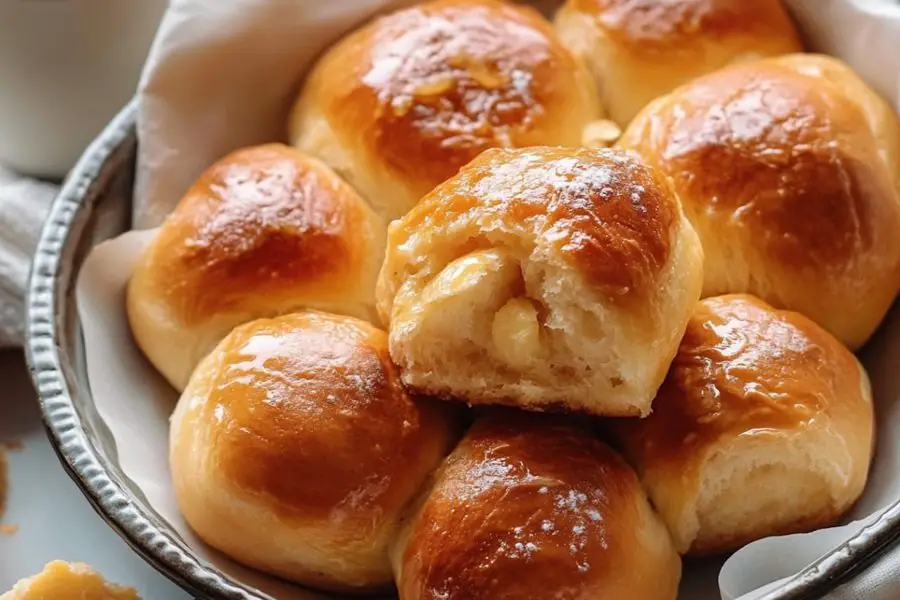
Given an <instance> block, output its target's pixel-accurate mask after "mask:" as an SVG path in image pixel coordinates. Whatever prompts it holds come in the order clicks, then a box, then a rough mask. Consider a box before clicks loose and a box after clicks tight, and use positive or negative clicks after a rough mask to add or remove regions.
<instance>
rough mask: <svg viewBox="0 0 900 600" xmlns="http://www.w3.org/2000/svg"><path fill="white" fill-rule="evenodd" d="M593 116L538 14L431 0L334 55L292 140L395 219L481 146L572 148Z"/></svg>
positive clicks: (303, 105) (577, 70)
mask: <svg viewBox="0 0 900 600" xmlns="http://www.w3.org/2000/svg"><path fill="white" fill-rule="evenodd" d="M599 117H600V108H599V104H598V102H597V100H596V96H595V93H594V90H593V85H592V82H591V80H590V75H589V73H588V72H587V69H586V68H585V67H584V66H583V65H582V64H581V62H580V61H578V60H576V59H575V58H574V57H573V56H572V55H571V54H570V53H569V52H568V51H567V50H566V49H565V48H563V46H562V45H561V44H560V43H559V41H558V40H557V39H556V37H555V34H554V32H553V29H552V27H551V26H550V24H549V23H548V22H547V21H546V20H545V19H544V18H543V17H541V15H539V14H538V13H537V12H536V11H534V10H533V9H531V8H528V7H525V6H515V5H513V4H509V3H506V2H501V1H499V0H437V1H434V2H428V3H425V4H422V5H419V6H415V7H412V8H408V9H405V10H400V11H397V12H394V13H392V14H389V15H387V16H383V17H381V18H378V19H376V20H374V21H372V22H371V23H369V24H368V25H367V26H365V27H363V28H361V29H359V30H358V31H356V32H355V33H353V34H351V35H349V36H348V37H346V38H344V39H343V40H342V41H341V42H339V43H338V44H337V45H336V46H335V47H334V48H332V49H331V50H330V51H329V52H328V53H327V54H326V55H325V56H324V57H323V58H322V59H321V60H320V61H319V62H318V64H317V65H316V67H315V69H314V70H313V72H312V73H311V74H310V76H309V78H308V80H307V83H306V86H305V88H304V89H303V91H302V92H301V94H300V97H299V98H298V100H297V104H296V106H295V108H294V111H293V114H292V116H291V121H290V137H291V140H292V143H293V144H294V145H295V146H297V147H298V148H300V149H301V150H304V151H306V152H309V153H310V154H313V155H315V156H318V157H319V158H321V159H322V160H324V161H325V162H326V163H328V164H329V165H331V167H332V168H334V169H335V170H336V171H337V172H338V173H340V174H341V175H342V176H343V177H344V178H345V179H346V180H347V181H349V182H350V183H352V184H353V185H354V186H355V187H356V189H358V190H360V192H361V193H362V194H363V196H365V197H366V198H367V199H368V200H369V202H371V203H372V205H373V206H374V207H375V209H376V210H377V211H378V212H379V213H380V214H382V215H384V216H386V217H388V218H391V219H393V218H396V217H399V216H401V215H403V214H404V213H406V211H407V210H409V209H410V208H411V207H412V205H413V204H415V203H416V202H417V201H418V200H419V198H421V197H422V195H423V194H425V192H428V191H429V190H431V188H433V187H434V186H435V185H437V184H438V183H440V182H442V181H444V180H445V179H447V178H448V177H450V176H451V175H453V174H455V173H456V171H457V170H458V169H459V168H460V167H461V166H463V165H464V164H466V163H467V162H469V161H470V160H472V159H473V158H475V157H476V156H477V155H478V154H479V153H480V152H481V151H482V150H484V149H486V148H492V147H497V146H499V147H514V146H532V145H538V144H549V145H557V144H558V145H564V146H565V145H570V146H572V145H576V146H577V145H579V144H580V141H581V134H582V129H583V128H584V126H585V125H586V124H587V123H589V122H591V121H593V120H594V119H597V118H599Z"/></svg>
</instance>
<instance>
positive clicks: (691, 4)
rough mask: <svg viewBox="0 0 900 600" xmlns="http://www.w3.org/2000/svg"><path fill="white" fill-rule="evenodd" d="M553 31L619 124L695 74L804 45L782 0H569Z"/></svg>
mask: <svg viewBox="0 0 900 600" xmlns="http://www.w3.org/2000/svg"><path fill="white" fill-rule="evenodd" d="M556 30H557V32H558V33H559V36H560V39H561V40H562V43H563V44H564V45H566V46H567V47H568V48H569V49H571V50H572V52H573V53H574V54H576V55H577V56H579V57H580V58H582V59H583V60H584V61H585V63H586V64H587V65H588V67H589V68H590V70H591V73H592V74H593V76H594V81H595V83H596V85H597V89H598V91H599V95H600V99H601V101H602V102H603V104H604V106H605V107H606V110H607V111H608V113H609V115H610V118H612V119H613V120H614V121H616V122H617V123H619V124H620V125H626V124H627V123H628V121H630V120H631V119H632V117H634V115H635V114H637V112H638V111H639V110H640V109H642V108H643V107H644V106H645V105H646V104H647V103H648V102H650V101H651V100H653V99H654V98H656V97H657V96H661V95H663V94H665V93H667V92H669V91H671V90H673V89H675V88H676V87H678V86H679V85H681V84H683V83H687V82H688V81H690V80H692V79H694V78H695V77H699V76H701V75H705V74H706V73H711V72H713V71H715V70H717V69H720V68H722V67H724V66H726V65H728V64H730V63H735V62H741V61H747V60H752V59H756V58H762V57H766V56H775V55H779V54H788V53H791V52H800V51H801V50H802V47H801V45H800V41H799V39H798V36H797V31H796V30H795V28H794V25H793V24H792V23H791V20H790V18H789V17H788V14H787V12H786V11H785V10H784V7H783V6H782V5H781V2H780V0H753V1H752V2H750V1H748V0H665V1H661V0H568V1H567V2H566V3H565V5H564V6H563V7H562V8H561V9H560V10H559V12H557V15H556Z"/></svg>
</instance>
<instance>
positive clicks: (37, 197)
mask: <svg viewBox="0 0 900 600" xmlns="http://www.w3.org/2000/svg"><path fill="white" fill-rule="evenodd" d="M57 190H58V187H57V186H56V185H53V184H50V183H45V182H42V181H36V180H34V179H30V178H27V177H23V176H21V175H18V174H16V173H14V172H13V171H11V170H9V169H7V168H5V167H3V166H0V348H5V347H8V346H20V345H21V344H22V336H23V335H24V332H25V301H24V298H23V296H24V290H25V284H26V282H27V280H28V269H29V267H30V266H31V255H32V254H33V253H34V247H35V246H36V245H37V239H38V235H39V234H40V231H41V226H42V224H43V222H44V216H45V215H46V214H47V209H48V208H49V206H50V202H51V201H52V200H53V198H54V197H55V196H56V192H57Z"/></svg>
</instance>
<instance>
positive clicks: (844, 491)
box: [613, 295, 873, 553]
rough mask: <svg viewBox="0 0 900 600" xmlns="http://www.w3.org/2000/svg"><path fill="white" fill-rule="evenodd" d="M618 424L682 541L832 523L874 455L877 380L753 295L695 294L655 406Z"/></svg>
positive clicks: (715, 544) (744, 538) (721, 545)
mask: <svg viewBox="0 0 900 600" xmlns="http://www.w3.org/2000/svg"><path fill="white" fill-rule="evenodd" d="M613 426H614V427H615V429H616V434H617V437H618V438H619V439H620V440H621V442H622V445H623V447H624V449H625V450H626V454H627V456H628V457H629V458H630V460H631V461H632V464H634V466H635V468H636V469H637V471H638V473H639V474H640V476H641V479H642V480H643V483H644V485H645V487H646V488H647V490H648V492H649V494H650V498H651V500H652V501H653V504H654V506H655V507H656V509H657V510H658V511H659V512H660V514H661V515H662V517H663V520H665V522H666V524H667V525H668V526H669V529H670V531H671V532H672V535H673V537H674V539H675V544H676V547H677V548H678V550H679V551H680V552H691V553H714V552H722V551H726V550H732V549H735V548H738V547H739V546H742V545H743V544H746V543H747V542H750V541H752V540H755V539H758V538H761V537H766V536H769V535H776V534H783V533H792V532H798V531H806V530H812V529H817V528H820V527H825V526H828V525H831V524H833V523H834V522H835V521H836V520H837V519H838V518H839V517H840V516H841V515H842V514H844V512H845V511H846V510H847V509H848V508H849V507H850V505H851V504H853V502H854V501H855V500H856V499H857V497H859V495H860V493H861V492H862V490H863V487H864V485H865V483H866V476H867V473H868V468H869V460H870V458H871V456H872V440H873V415H872V397H871V390H870V389H869V380H868V377H867V376H866V373H865V371H864V370H863V368H862V366H861V365H860V364H859V362H858V361H857V360H856V358H855V357H854V356H853V354H851V353H850V351H849V350H847V349H846V348H844V347H843V346H842V345H841V344H840V342H838V341H837V340H836V339H834V338H833V337H832V336H831V335H830V334H828V333H827V332H826V331H824V330H823V329H821V328H820V327H819V326H817V325H816V324H815V323H813V322H812V321H810V320H809V319H807V318H806V317H804V316H802V315H800V314H797V313H794V312H788V311H782V310H775V309H773V308H772V307H771V306H769V305H767V304H765V303H764V302H762V301H761V300H758V299H757V298H754V297H753V296H747V295H731V296H720V297H717V298H708V299H706V300H704V301H702V302H701V303H700V304H698V305H697V310H696V312H695V313H694V316H693V317H692V318H691V321H690V324H689V325H688V328H687V332H686V333H685V336H684V340H683V341H682V342H681V347H680V348H679V350H678V355H677V356H676V357H675V362H674V363H673V364H672V369H671V371H669V375H668V377H667V378H666V381H665V383H664V384H663V386H662V388H660V390H659V394H658V395H657V397H656V400H654V402H653V414H651V415H650V416H649V417H647V418H646V419H640V420H638V419H627V420H620V421H618V422H617V423H615V424H613Z"/></svg>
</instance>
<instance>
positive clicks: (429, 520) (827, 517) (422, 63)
mask: <svg viewBox="0 0 900 600" xmlns="http://www.w3.org/2000/svg"><path fill="white" fill-rule="evenodd" d="M287 127H288V130H289V134H288V138H289V139H290V144H291V145H290V146H288V145H284V144H280V143H272V144H267V145H262V146H257V147H251V148H244V149H239V150H236V151H235V152H233V153H232V154H230V155H228V156H225V157H223V158H222V159H221V160H219V161H218V162H217V163H216V164H214V165H212V166H211V167H209V169H208V170H207V171H206V172H205V173H204V174H203V175H202V176H201V177H200V178H199V179H198V180H197V181H196V183H195V184H194V185H193V187H192V188H191V189H190V190H188V191H187V193H186V194H185V196H184V197H183V199H182V200H181V202H180V203H179V204H178V206H177V208H176V209H175V211H174V212H173V213H172V214H171V215H170V216H169V217H168V219H167V220H166V221H165V223H164V224H163V225H162V227H161V228H160V230H159V232H158V234H157V235H156V237H155V239H154V240H153V242H152V243H151V244H150V245H149V246H148V248H147V249H146V251H145V253H144V255H143V257H142V259H141V261H140V263H139V265H138V266H137V268H136V270H135V272H134V273H133V276H132V278H131V281H130V284H129V288H128V295H127V308H128V315H129V319H130V322H131V326H132V330H133V333H134V338H135V340H136V342H137V344H138V345H139V346H140V348H141V349H142V350H143V352H144V353H145V354H146V356H147V358H148V359H149V360H150V361H151V362H152V363H153V365H154V366H155V367H156V368H157V369H158V370H159V372H160V373H162V374H163V375H164V376H165V377H166V379H167V380H168V381H169V382H170V383H171V384H172V385H173V386H174V387H175V388H177V389H178V391H179V392H180V393H181V398H180V400H179V402H178V405H177V407H176V408H175V410H174V414H173V416H172V425H171V438H170V442H171V445H170V457H171V475H172V478H173V482H174V489H175V493H176V497H177V500H178V503H179V505H180V507H181V510H182V512H183V514H184V517H185V519H186V520H187V522H188V523H189V524H190V526H191V527H192V528H193V529H194V530H195V531H196V533H197V534H198V535H199V537H200V538H202V539H203V540H204V541H205V542H207V543H208V544H210V545H211V546H213V547H214V548H216V549H218V550H220V551H222V552H224V553H225V554H227V555H229V556H230V557H232V558H233V559H235V560H237V561H240V562H241V563H244V564H246V565H249V566H252V567H255V568H257V569H259V570H262V571H265V572H267V573H271V574H274V575H277V576H280V577H282V578H285V579H288V580H291V581H295V582H298V583H300V584H303V585H308V586H313V587H316V588H320V589H326V590H333V591H338V592H344V593H346V592H354V593H359V592H375V591H384V590H386V589H388V590H389V589H392V588H394V587H395V588H396V590H397V591H398V593H399V596H400V598H401V599H403V600H420V599H421V600H425V599H442V600H469V599H473V600H474V599H479V600H490V599H494V598H497V599H500V598H503V599H513V598H515V599H520V598H521V599H525V598H528V599H531V598H534V599H538V598H566V599H585V600H586V599H596V598H610V599H620V598H621V599H629V600H632V599H633V600H641V599H672V598H675V597H676V594H677V589H678V583H679V579H680V575H681V558H680V556H681V555H685V554H688V555H699V554H720V553H725V552H729V551H732V550H734V549H736V548H738V547H740V546H741V545H743V544H746V543H748V542H750V541H752V540H755V539H759V538H761V537H765V536H769V535H776V534H783V533H790V532H798V531H807V530H812V529H816V528H820V527H825V526H828V525H831V524H834V523H835V522H837V521H838V520H839V519H840V518H841V517H842V515H844V514H845V513H846V511H847V510H848V509H849V508H850V507H851V506H852V504H853V503H854V501H855V500H856V499H857V498H858V497H859V495H860V494H861V493H862V491H863V488H864V486H865V483H866V477H867V472H868V467H869V462H870V460H871V456H872V449H873V430H874V415H873V407H872V398H871V391H870V387H869V382H868V378H867V375H866V373H865V371H864V369H863V368H862V366H861V365H860V363H859V362H858V361H857V359H856V358H855V356H854V355H853V353H852V351H854V350H856V349H858V348H859V347H860V346H861V345H863V344H864V343H865V341H866V340H867V339H868V338H869V337H870V336H871V335H872V333H873V332H874V331H875V329H876V328H877V327H878V325H879V323H880V321H881V320H882V318H883V317H884V315H885V314H886V312H887V310H888V308H889V307H890V305H891V303H892V301H893V299H894V297H895V295H896V293H897V289H898V283H900V234H898V232H900V120H898V118H897V116H896V115H895V114H894V113H893V112H892V111H891V109H890V107H889V106H888V105H887V104H886V103H885V102H884V100H882V99H881V98H880V97H878V96H877V95H876V93H875V92H873V91H872V90H871V89H870V88H868V87H867V86H866V84H864V83H863V82H862V81H861V80H860V79H859V77H858V76H857V75H855V74H854V73H853V72H852V71H851V70H850V69H849V68H848V67H847V66H846V65H844V64H842V63H841V62H840V61H838V60H835V59H833V58H829V57H826V56H820V55H813V54H804V53H802V47H801V45H800V42H799V41H798V36H797V32H796V31H795V30H794V26H793V25H792V23H791V20H790V18H789V16H788V14H787V13H786V12H785V10H784V8H783V7H782V6H781V5H780V3H779V2H778V1H777V0H764V1H763V0H760V1H759V2H753V3H748V2H741V1H738V0H671V1H667V2H653V1H650V0H568V1H567V2H565V3H564V5H563V6H562V7H561V8H560V9H559V11H558V12H557V14H556V15H555V22H554V23H553V24H551V22H550V21H548V20H546V19H545V18H544V17H543V16H541V15H540V14H538V13H537V12H535V11H534V10H532V9H531V8H529V7H527V6H523V5H518V4H513V3H506V2H501V1H499V0H435V1H431V2H426V3H423V4H420V5H416V6H413V7H411V8H406V9H402V10H399V11H396V12H393V13H390V14H386V15H381V16H378V17H376V18H374V19H373V20H372V21H370V22H369V23H367V24H364V25H362V26H361V27H360V28H359V29H358V30H356V31H354V32H351V33H350V34H349V35H347V36H346V37H345V38H344V39H342V40H340V41H339V42H338V43H337V44H336V45H335V46H334V47H332V48H331V49H330V50H328V51H327V52H326V53H325V54H324V55H323V56H322V57H321V58H320V60H319V62H318V64H317V65H316V66H315V68H314V69H313V70H312V72H311V73H309V74H308V77H307V78H306V82H305V84H304V86H303V89H302V90H301V91H300V93H299V96H298V99H297V101H296V103H295V106H294V108H293V110H292V111H291V114H290V118H289V123H288V126H287ZM619 134H621V135H619ZM608 146H613V147H608Z"/></svg>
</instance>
